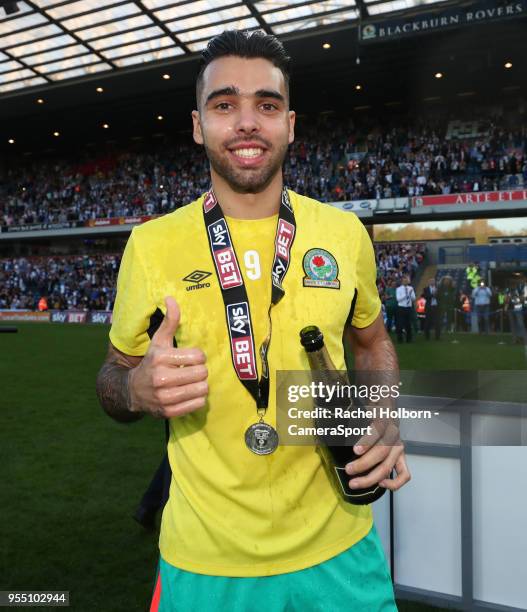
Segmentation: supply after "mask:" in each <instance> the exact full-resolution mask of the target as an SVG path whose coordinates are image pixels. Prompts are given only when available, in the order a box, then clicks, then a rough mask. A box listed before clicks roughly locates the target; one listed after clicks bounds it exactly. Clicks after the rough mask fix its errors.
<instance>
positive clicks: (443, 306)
mask: <svg viewBox="0 0 527 612" xmlns="http://www.w3.org/2000/svg"><path fill="white" fill-rule="evenodd" d="M458 301H459V298H458V292H457V289H456V286H455V284H454V281H453V280H452V277H451V276H448V275H447V276H443V278H442V279H441V283H440V284H439V289H438V291H437V302H438V315H439V326H440V327H441V326H442V325H443V322H445V327H446V331H447V333H449V334H451V333H452V332H453V331H454V311H455V309H456V306H457V304H458Z"/></svg>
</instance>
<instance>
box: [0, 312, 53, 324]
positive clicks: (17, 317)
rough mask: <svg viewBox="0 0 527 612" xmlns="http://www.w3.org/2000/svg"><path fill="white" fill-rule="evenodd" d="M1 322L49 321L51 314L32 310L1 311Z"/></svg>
mask: <svg viewBox="0 0 527 612" xmlns="http://www.w3.org/2000/svg"><path fill="white" fill-rule="evenodd" d="M0 321H46V322H47V321H49V312H38V311H37V312H33V311H32V310H0Z"/></svg>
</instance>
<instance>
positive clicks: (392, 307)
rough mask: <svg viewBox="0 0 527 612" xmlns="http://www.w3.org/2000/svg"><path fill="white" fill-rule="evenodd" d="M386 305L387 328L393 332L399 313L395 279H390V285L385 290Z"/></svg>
mask: <svg viewBox="0 0 527 612" xmlns="http://www.w3.org/2000/svg"><path fill="white" fill-rule="evenodd" d="M384 306H385V309H386V329H387V330H388V331H389V332H391V331H393V328H394V327H395V319H396V315H397V298H396V297H395V281H394V280H390V281H388V286H387V287H386V289H385V290H384Z"/></svg>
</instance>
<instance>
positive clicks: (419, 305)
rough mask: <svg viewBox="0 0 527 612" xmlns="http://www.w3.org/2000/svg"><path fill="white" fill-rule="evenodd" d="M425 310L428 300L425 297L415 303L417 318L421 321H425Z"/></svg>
mask: <svg viewBox="0 0 527 612" xmlns="http://www.w3.org/2000/svg"><path fill="white" fill-rule="evenodd" d="M425 309H426V300H425V298H424V297H423V296H421V297H420V298H419V299H418V300H417V302H416V303H415V310H416V312H417V317H418V318H419V319H424V316H425Z"/></svg>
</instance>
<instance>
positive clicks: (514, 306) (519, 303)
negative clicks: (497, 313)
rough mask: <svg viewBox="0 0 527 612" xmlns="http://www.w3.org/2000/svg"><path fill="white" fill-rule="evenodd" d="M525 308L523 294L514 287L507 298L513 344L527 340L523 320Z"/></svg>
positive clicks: (506, 306)
mask: <svg viewBox="0 0 527 612" xmlns="http://www.w3.org/2000/svg"><path fill="white" fill-rule="evenodd" d="M524 309H525V303H524V300H523V296H522V295H521V293H520V291H518V289H517V288H514V289H512V290H511V291H510V292H509V293H508V294H507V296H506V298H505V311H506V312H507V316H508V318H509V325H510V328H511V333H512V343H513V344H523V343H525V342H526V340H527V337H526V333H525V321H524V320H523V313H524Z"/></svg>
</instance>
